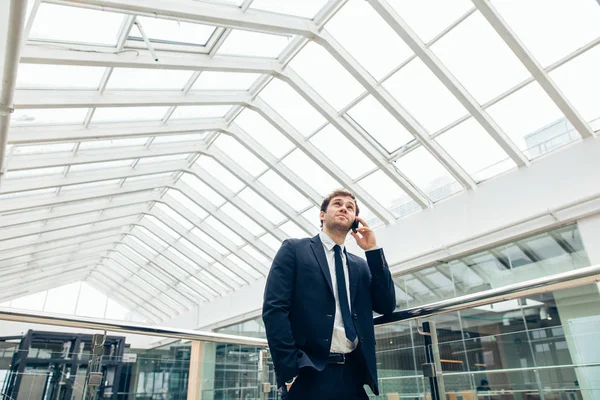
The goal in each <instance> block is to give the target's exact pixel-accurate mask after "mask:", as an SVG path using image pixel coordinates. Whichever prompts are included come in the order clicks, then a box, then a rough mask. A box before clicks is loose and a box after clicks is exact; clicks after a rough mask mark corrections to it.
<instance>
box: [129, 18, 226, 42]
mask: <svg viewBox="0 0 600 400" xmlns="http://www.w3.org/2000/svg"><path fill="white" fill-rule="evenodd" d="M136 18H137V20H138V21H139V22H140V23H141V24H142V28H143V29H144V33H145V34H146V36H147V37H148V39H149V40H150V41H154V42H162V43H164V42H166V43H175V44H191V45H200V46H205V45H206V42H208V39H210V37H211V36H212V34H213V32H214V31H215V27H214V26H208V25H202V24H192V23H189V22H181V21H176V20H169V19H160V18H148V17H140V16H137V17H136ZM129 38H130V39H131V38H135V39H139V40H143V38H142V34H141V33H140V31H139V29H138V28H137V26H135V25H134V26H133V28H132V29H131V33H130V35H129Z"/></svg>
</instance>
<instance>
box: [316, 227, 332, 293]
mask: <svg viewBox="0 0 600 400" xmlns="http://www.w3.org/2000/svg"><path fill="white" fill-rule="evenodd" d="M310 247H311V248H312V251H313V253H314V254H315V257H316V258H317V262H318V263H319V266H320V267H321V272H323V275H324V276H325V280H327V283H328V284H329V290H331V294H332V295H333V285H332V283H331V274H330V273H329V264H328V263H327V257H326V256H325V249H323V242H321V239H320V238H319V235H317V236H315V237H313V238H312V239H311V243H310Z"/></svg>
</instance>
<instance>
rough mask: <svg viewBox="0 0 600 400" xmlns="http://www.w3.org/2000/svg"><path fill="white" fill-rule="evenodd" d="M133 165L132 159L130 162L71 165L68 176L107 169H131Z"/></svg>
mask: <svg viewBox="0 0 600 400" xmlns="http://www.w3.org/2000/svg"><path fill="white" fill-rule="evenodd" d="M132 165H133V159H131V160H117V161H105V162H97V163H87V164H77V165H72V166H71V167H70V168H69V174H76V173H78V172H83V171H93V170H102V169H109V168H123V167H131V166H132Z"/></svg>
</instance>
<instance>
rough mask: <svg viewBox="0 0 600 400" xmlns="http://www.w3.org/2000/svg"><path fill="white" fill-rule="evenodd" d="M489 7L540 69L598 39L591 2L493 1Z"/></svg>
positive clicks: (598, 15) (597, 16) (598, 10)
mask: <svg viewBox="0 0 600 400" xmlns="http://www.w3.org/2000/svg"><path fill="white" fill-rule="evenodd" d="M492 4H493V6H494V7H495V8H496V9H497V10H498V12H499V13H500V14H501V15H502V18H504V19H505V20H506V22H507V23H508V24H509V26H510V27H511V28H512V29H513V30H514V32H515V33H516V35H517V36H518V37H519V39H521V41H522V42H523V44H524V45H525V46H526V47H527V49H528V50H529V51H531V53H532V54H533V56H534V57H535V58H536V59H537V60H538V61H539V62H540V64H542V66H548V65H550V64H552V63H553V62H555V61H557V60H559V59H560V58H562V57H564V56H565V55H567V54H569V53H571V52H572V51H574V50H576V49H577V48H579V47H581V46H583V45H584V44H586V43H587V42H590V41H592V40H594V39H596V38H597V37H598V36H600V24H599V23H598V21H600V7H598V3H597V2H596V1H593V0H554V1H546V0H528V1H518V2H514V1H507V0H494V1H492ZM540 10H543V13H542V14H540Z"/></svg>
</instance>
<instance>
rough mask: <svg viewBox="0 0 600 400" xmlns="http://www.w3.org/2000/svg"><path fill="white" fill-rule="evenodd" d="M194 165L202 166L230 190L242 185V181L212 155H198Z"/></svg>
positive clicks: (234, 190)
mask: <svg viewBox="0 0 600 400" xmlns="http://www.w3.org/2000/svg"><path fill="white" fill-rule="evenodd" d="M194 165H198V166H199V167H201V168H203V169H204V170H205V171H207V172H208V173H209V174H211V175H212V176H213V177H214V178H215V179H217V180H218V181H219V182H221V183H222V184H223V185H225V186H226V187H227V188H228V189H229V190H231V191H232V192H238V191H240V190H241V189H242V188H243V187H244V183H243V182H242V181H240V180H239V179H238V178H237V177H236V176H235V175H233V174H232V173H231V172H229V171H228V170H227V169H225V167H223V166H222V165H221V164H219V163H218V162H217V161H215V160H214V159H213V158H212V157H208V156H200V158H198V160H197V161H196V163H195V164H194Z"/></svg>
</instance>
